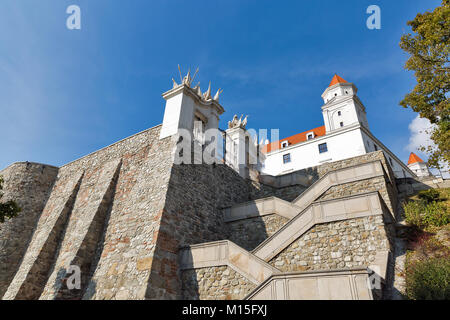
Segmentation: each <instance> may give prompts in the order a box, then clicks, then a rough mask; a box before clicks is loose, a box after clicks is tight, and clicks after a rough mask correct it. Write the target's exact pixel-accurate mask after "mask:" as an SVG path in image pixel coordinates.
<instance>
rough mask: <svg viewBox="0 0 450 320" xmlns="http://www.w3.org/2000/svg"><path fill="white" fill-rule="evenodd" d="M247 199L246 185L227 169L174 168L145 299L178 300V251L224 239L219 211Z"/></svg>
mask: <svg viewBox="0 0 450 320" xmlns="http://www.w3.org/2000/svg"><path fill="white" fill-rule="evenodd" d="M248 199H249V184H248V182H247V181H246V180H245V179H242V178H241V177H240V176H239V175H238V174H237V173H236V172H235V171H234V170H233V169H231V168H230V167H228V166H226V165H223V164H216V165H184V164H182V165H174V166H173V167H172V171H171V176H170V181H169V186H168V190H167V194H166V201H165V207H164V210H163V212H162V216H161V227H160V229H159V233H158V241H157V243H156V250H155V254H154V256H153V263H154V264H155V266H154V268H152V270H151V281H150V282H152V283H153V285H152V286H149V287H148V291H147V295H146V297H147V298H149V299H159V298H161V297H163V298H167V299H175V298H180V294H181V283H180V282H179V276H180V275H179V274H178V269H179V268H178V249H179V247H181V246H184V245H190V244H196V243H203V242H209V241H215V240H223V239H227V238H228V234H227V229H226V227H225V224H224V222H223V217H222V211H221V209H222V208H224V207H227V206H231V205H233V204H236V203H240V202H243V201H247V200H248ZM167 288H170V291H168V290H167Z"/></svg>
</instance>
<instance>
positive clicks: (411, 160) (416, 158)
mask: <svg viewBox="0 0 450 320" xmlns="http://www.w3.org/2000/svg"><path fill="white" fill-rule="evenodd" d="M416 162H423V160H422V159H420V158H419V156H418V155H417V154H415V153H414V152H411V154H410V155H409V160H408V164H411V163H416Z"/></svg>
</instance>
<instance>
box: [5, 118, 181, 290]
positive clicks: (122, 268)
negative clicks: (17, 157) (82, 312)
mask: <svg viewBox="0 0 450 320" xmlns="http://www.w3.org/2000/svg"><path fill="white" fill-rule="evenodd" d="M159 131H160V126H157V127H154V128H151V129H148V130H146V131H143V132H141V133H139V134H136V135H134V136H132V137H129V138H127V139H125V140H122V141H119V142H117V143H115V144H113V145H111V146H109V147H106V148H104V149H101V150H99V151H97V152H95V153H92V154H90V155H87V156H86V157H83V158H81V159H79V160H76V161H74V162H71V163H69V164H67V165H65V166H63V167H61V168H60V170H59V173H58V178H57V182H56V183H55V186H54V187H53V190H52V192H51V195H50V198H49V200H48V202H47V204H46V206H45V208H44V210H43V213H42V215H41V217H40V219H39V223H38V226H37V228H36V232H35V235H34V236H33V239H32V240H31V242H30V244H29V246H28V250H27V253H26V255H25V257H24V261H23V263H22V264H21V265H20V267H19V268H18V272H17V273H16V275H15V277H14V279H13V281H12V283H11V284H10V285H9V288H8V290H7V292H6V294H5V297H4V299H21V298H26V299H37V298H42V299H56V298H64V297H65V296H64V294H65V293H64V292H63V291H61V290H59V289H58V288H61V287H62V285H63V283H64V281H65V279H66V270H65V268H66V267H67V266H68V265H69V264H70V263H74V264H77V263H79V264H80V266H79V267H81V269H82V272H83V274H82V279H83V281H82V284H83V288H82V290H81V292H77V293H76V294H75V296H74V297H73V298H82V297H83V298H85V299H144V298H145V294H146V291H147V287H148V286H149V285H151V284H149V276H150V271H151V268H152V254H153V253H154V251H155V247H156V242H157V239H158V231H159V226H160V219H161V214H162V211H163V208H164V205H165V195H166V193H167V187H168V184H169V179H170V173H171V168H172V151H173V149H174V146H175V142H174V141H173V140H172V139H170V138H167V139H163V140H159ZM27 194H33V192H31V191H29V192H28V193H27ZM67 231H68V232H67Z"/></svg>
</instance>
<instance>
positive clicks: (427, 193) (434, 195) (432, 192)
mask: <svg viewBox="0 0 450 320" xmlns="http://www.w3.org/2000/svg"><path fill="white" fill-rule="evenodd" d="M418 196H419V199H421V200H423V201H424V202H426V203H431V202H433V201H439V198H440V197H441V194H440V193H439V191H437V190H436V189H433V188H431V189H428V190H423V191H420V192H419V194H418Z"/></svg>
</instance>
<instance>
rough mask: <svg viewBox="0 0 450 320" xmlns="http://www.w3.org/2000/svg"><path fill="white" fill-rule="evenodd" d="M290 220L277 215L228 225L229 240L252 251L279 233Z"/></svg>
mask: <svg viewBox="0 0 450 320" xmlns="http://www.w3.org/2000/svg"><path fill="white" fill-rule="evenodd" d="M288 221H289V220H288V219H287V218H285V217H282V216H279V215H277V214H270V215H266V216H262V217H254V218H249V219H243V220H238V221H233V222H229V223H227V227H228V229H229V240H231V241H233V242H234V243H236V244H237V245H238V246H241V247H242V248H244V249H246V250H248V251H251V250H253V249H254V248H256V247H257V246H258V245H259V244H260V243H261V242H263V241H264V240H266V239H267V238H268V237H270V236H271V235H272V234H274V233H275V232H277V231H278V230H279V229H280V228H281V227H282V226H283V225H284V224H286V222H288Z"/></svg>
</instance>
